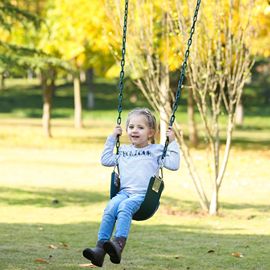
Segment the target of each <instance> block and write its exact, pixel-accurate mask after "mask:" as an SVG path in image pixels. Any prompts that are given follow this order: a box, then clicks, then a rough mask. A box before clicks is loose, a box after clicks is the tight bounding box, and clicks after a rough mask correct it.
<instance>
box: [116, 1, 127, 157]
mask: <svg viewBox="0 0 270 270" xmlns="http://www.w3.org/2000/svg"><path fill="white" fill-rule="evenodd" d="M127 19H128V0H125V13H124V25H123V38H122V59H121V71H120V78H119V84H118V89H119V94H118V117H117V124H118V125H120V124H121V121H122V119H121V113H122V109H123V108H122V102H123V89H124V76H125V71H124V68H125V55H126V38H127ZM119 147H120V140H119V136H117V140H116V154H117V155H118V154H119Z"/></svg>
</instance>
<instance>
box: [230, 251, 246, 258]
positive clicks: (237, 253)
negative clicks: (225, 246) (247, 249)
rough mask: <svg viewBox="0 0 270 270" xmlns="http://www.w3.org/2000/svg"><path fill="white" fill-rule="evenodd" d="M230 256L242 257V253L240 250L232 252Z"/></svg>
mask: <svg viewBox="0 0 270 270" xmlns="http://www.w3.org/2000/svg"><path fill="white" fill-rule="evenodd" d="M232 256H233V257H236V258H243V257H244V255H243V254H242V253H240V252H233V253H232Z"/></svg>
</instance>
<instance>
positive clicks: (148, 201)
mask: <svg viewBox="0 0 270 270" xmlns="http://www.w3.org/2000/svg"><path fill="white" fill-rule="evenodd" d="M115 174H116V173H115V172H113V173H112V176H111V190H110V198H113V197H114V196H115V195H116V194H117V192H118V191H119V187H117V186H116V185H115V183H114V181H115ZM154 182H155V176H153V177H151V179H150V181H149V184H148V188H147V191H146V195H145V198H144V201H143V203H142V205H141V207H140V208H139V210H138V211H137V212H136V213H135V214H134V216H133V220H137V221H142V220H146V219H149V218H150V217H152V216H153V215H154V214H155V212H156V211H157V210H158V207H159V200H160V197H161V194H162V191H163V189H164V182H163V181H162V182H161V184H160V187H159V189H158V192H156V191H154V190H153V184H154Z"/></svg>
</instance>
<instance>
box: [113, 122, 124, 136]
mask: <svg viewBox="0 0 270 270" xmlns="http://www.w3.org/2000/svg"><path fill="white" fill-rule="evenodd" d="M112 135H113V136H114V137H115V138H117V136H121V135H122V128H121V126H120V125H116V127H115V128H114V131H113V134H112Z"/></svg>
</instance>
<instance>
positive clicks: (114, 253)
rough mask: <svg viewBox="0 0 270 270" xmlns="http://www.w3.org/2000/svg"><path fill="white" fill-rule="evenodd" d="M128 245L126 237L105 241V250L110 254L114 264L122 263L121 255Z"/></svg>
mask: <svg viewBox="0 0 270 270" xmlns="http://www.w3.org/2000/svg"><path fill="white" fill-rule="evenodd" d="M125 244H126V238H125V237H115V238H114V239H113V240H112V241H105V242H104V244H103V248H104V250H105V252H106V253H108V254H109V256H110V260H111V262H112V263H116V264H118V263H120V262H121V254H122V251H123V249H124V247H125Z"/></svg>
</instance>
